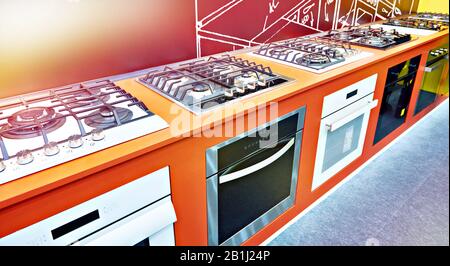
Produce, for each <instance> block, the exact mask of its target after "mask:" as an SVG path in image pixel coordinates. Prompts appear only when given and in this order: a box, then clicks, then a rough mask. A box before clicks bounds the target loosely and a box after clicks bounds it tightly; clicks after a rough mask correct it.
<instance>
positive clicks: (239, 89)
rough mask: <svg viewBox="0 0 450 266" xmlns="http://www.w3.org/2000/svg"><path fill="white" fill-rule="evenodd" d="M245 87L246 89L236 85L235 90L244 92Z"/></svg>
mask: <svg viewBox="0 0 450 266" xmlns="http://www.w3.org/2000/svg"><path fill="white" fill-rule="evenodd" d="M245 89H246V87H236V91H237V92H238V93H245Z"/></svg>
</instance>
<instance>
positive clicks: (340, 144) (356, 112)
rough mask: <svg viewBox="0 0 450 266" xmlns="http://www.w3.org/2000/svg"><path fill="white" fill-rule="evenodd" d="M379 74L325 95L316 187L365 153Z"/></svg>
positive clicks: (314, 184)
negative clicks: (364, 147) (365, 143)
mask: <svg viewBox="0 0 450 266" xmlns="http://www.w3.org/2000/svg"><path fill="white" fill-rule="evenodd" d="M376 81H377V75H373V76H370V77H368V78H366V79H364V80H361V81H359V82H357V83H355V84H353V85H351V86H348V87H346V88H344V89H341V90H339V91H337V92H335V93H333V94H330V95H328V96H326V97H325V98H324V101H323V109H322V119H321V123H320V132H319V140H318V144H317V153H316V161H315V166H314V177H313V182H312V189H311V190H314V189H316V188H318V187H319V186H320V185H322V184H323V183H325V182H326V181H327V180H328V179H330V178H331V177H332V176H334V175H335V174H336V173H338V172H339V171H340V170H342V169H343V168H344V167H346V166H347V165H348V164H350V163H351V162H352V161H354V160H355V159H356V158H358V157H359V156H360V155H361V154H362V150H363V146H364V140H365V136H366V131H367V125H368V122H369V116H370V112H371V110H372V109H373V108H375V107H376V106H377V104H378V100H374V99H373V94H374V91H375V86H376Z"/></svg>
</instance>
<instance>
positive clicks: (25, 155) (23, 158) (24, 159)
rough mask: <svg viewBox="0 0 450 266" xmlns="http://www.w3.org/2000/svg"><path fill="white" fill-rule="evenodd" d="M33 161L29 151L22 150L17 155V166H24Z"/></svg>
mask: <svg viewBox="0 0 450 266" xmlns="http://www.w3.org/2000/svg"><path fill="white" fill-rule="evenodd" d="M33 160H34V156H33V154H32V153H31V151H30V150H23V151H19V152H18V153H17V164H19V165H25V164H29V163H31V162H32V161H33Z"/></svg>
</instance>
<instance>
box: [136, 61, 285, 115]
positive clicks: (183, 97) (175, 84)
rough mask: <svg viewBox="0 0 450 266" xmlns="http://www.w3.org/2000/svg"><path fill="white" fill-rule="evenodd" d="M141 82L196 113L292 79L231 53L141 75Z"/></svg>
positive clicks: (139, 79)
mask: <svg viewBox="0 0 450 266" xmlns="http://www.w3.org/2000/svg"><path fill="white" fill-rule="evenodd" d="M137 81H138V82H140V83H142V84H143V85H145V86H146V87H148V88H150V89H151V90H153V91H155V92H157V93H159V94H160V95H162V96H164V97H166V98H168V99H170V100H171V101H173V102H175V103H177V104H179V105H181V106H183V107H184V108H186V109H187V110H189V111H191V112H193V113H194V114H201V113H204V112H207V111H211V110H212V109H215V108H217V107H220V106H222V105H223V104H225V103H229V102H232V101H235V100H237V99H241V98H243V97H247V96H250V95H255V94H256V93H260V92H262V91H267V90H268V89H273V88H275V87H276V86H278V85H281V84H283V83H285V82H288V81H289V79H288V78H286V77H282V76H280V75H277V74H275V73H273V72H272V70H271V69H270V68H269V67H265V66H263V65H261V64H256V63H254V62H250V61H248V60H244V59H241V58H237V57H234V56H231V55H222V56H218V57H209V58H204V59H200V60H198V61H195V62H191V63H185V64H180V65H178V66H176V67H169V66H166V67H165V68H164V69H163V70H156V71H152V72H149V73H147V74H146V75H145V76H142V77H139V78H138V79H137Z"/></svg>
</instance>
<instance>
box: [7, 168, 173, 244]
mask: <svg viewBox="0 0 450 266" xmlns="http://www.w3.org/2000/svg"><path fill="white" fill-rule="evenodd" d="M175 221H176V215H175V210H174V207H173V205H172V201H171V195H170V177H169V167H165V168H162V169H160V170H158V171H156V172H153V173H151V174H149V175H147V176H145V177H142V178H139V179H137V180H135V181H133V182H130V183H128V184H126V185H124V186H121V187H119V188H117V189H114V190H112V191H110V192H107V193H105V194H102V195H100V196H98V197H96V198H93V199H91V200H89V201H86V202H84V203H81V204H79V205H77V206H75V207H73V208H70V209H68V210H66V211H64V212H61V213H58V214H56V215H54V216H52V217H49V218H47V219H45V220H43V221H40V222H38V223H35V224H33V225H30V226H28V227H26V228H24V229H21V230H19V231H17V232H14V233H12V234H10V235H7V236H5V237H3V238H1V239H0V246H5V245H8V246H11V245H12V246H23V245H25V246H40V245H43V246H61V245H64V246H68V245H94V246H133V245H150V246H172V245H175V237H174V230H173V223H174V222H175Z"/></svg>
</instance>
